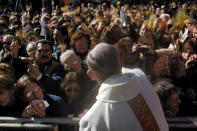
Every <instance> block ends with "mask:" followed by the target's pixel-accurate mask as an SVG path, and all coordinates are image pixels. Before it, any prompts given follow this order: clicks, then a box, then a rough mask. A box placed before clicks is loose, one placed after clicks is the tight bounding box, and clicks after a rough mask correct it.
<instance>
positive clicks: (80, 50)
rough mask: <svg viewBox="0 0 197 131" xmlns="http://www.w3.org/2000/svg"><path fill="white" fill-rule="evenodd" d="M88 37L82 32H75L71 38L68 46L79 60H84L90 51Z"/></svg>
mask: <svg viewBox="0 0 197 131" xmlns="http://www.w3.org/2000/svg"><path fill="white" fill-rule="evenodd" d="M90 44H91V42H90V37H89V35H87V34H85V33H84V31H82V30H77V31H76V32H75V33H74V34H73V35H72V37H71V42H70V46H71V48H72V49H73V50H74V51H75V53H76V54H77V56H80V58H81V60H84V59H85V57H86V55H87V53H88V50H89V49H90Z"/></svg>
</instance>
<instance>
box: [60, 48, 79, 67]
mask: <svg viewBox="0 0 197 131" xmlns="http://www.w3.org/2000/svg"><path fill="white" fill-rule="evenodd" d="M70 56H74V57H77V55H76V53H75V52H74V50H72V49H69V50H66V51H65V52H63V53H62V54H61V56H60V62H61V63H62V64H63V63H64V61H65V60H66V59H67V58H68V57H70Z"/></svg>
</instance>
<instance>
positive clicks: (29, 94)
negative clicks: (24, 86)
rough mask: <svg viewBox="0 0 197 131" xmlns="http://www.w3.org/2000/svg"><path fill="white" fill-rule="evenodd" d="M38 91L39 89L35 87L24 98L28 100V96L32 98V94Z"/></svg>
mask: <svg viewBox="0 0 197 131" xmlns="http://www.w3.org/2000/svg"><path fill="white" fill-rule="evenodd" d="M38 89H39V87H36V88H35V89H34V90H33V91H30V92H28V93H27V94H26V97H28V98H29V97H30V96H32V94H33V92H34V93H36V92H37V91H38Z"/></svg>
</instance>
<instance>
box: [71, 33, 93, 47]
mask: <svg viewBox="0 0 197 131" xmlns="http://www.w3.org/2000/svg"><path fill="white" fill-rule="evenodd" d="M83 37H85V38H86V39H87V40H88V49H90V44H91V43H90V36H89V35H87V34H86V33H85V32H84V31H82V30H77V31H76V32H75V33H73V35H72V37H71V42H70V46H71V48H73V49H74V50H75V44H76V41H78V40H80V39H81V38H83Z"/></svg>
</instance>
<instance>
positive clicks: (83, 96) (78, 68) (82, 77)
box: [60, 49, 97, 114]
mask: <svg viewBox="0 0 197 131" xmlns="http://www.w3.org/2000/svg"><path fill="white" fill-rule="evenodd" d="M60 62H61V64H62V65H64V69H65V70H66V71H68V72H76V73H77V75H78V77H79V79H78V84H79V86H80V88H81V89H80V94H79V96H78V97H77V98H76V100H75V104H74V105H76V107H74V112H75V113H76V114H79V113H81V112H82V111H83V110H84V109H86V108H87V107H88V106H89V105H90V103H91V102H90V99H89V98H88V95H89V94H90V93H91V92H92V90H94V88H96V85H97V84H96V82H95V81H92V80H91V79H90V78H89V77H88V75H87V70H88V67H87V64H86V63H85V61H82V60H81V59H80V57H79V56H77V55H76V53H75V52H74V50H72V49H71V50H66V51H65V52H64V53H62V55H61V56H60Z"/></svg>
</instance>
